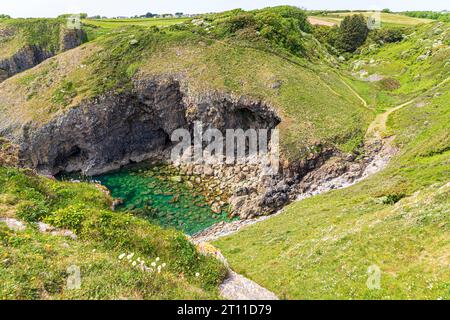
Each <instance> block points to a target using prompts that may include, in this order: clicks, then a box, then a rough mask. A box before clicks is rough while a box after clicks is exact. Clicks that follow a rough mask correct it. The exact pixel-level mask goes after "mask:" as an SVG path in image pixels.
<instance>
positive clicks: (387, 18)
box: [312, 12, 433, 27]
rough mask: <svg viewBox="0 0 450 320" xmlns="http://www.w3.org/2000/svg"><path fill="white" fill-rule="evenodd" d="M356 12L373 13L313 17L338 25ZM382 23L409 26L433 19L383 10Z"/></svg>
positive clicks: (392, 25)
mask: <svg viewBox="0 0 450 320" xmlns="http://www.w3.org/2000/svg"><path fill="white" fill-rule="evenodd" d="M354 14H363V15H364V16H365V17H370V16H372V15H373V12H342V13H339V12H329V13H328V14H327V15H318V16H312V17H313V18H316V19H319V20H323V21H327V22H332V23H335V24H337V25H339V24H340V23H341V21H342V20H343V19H344V17H345V16H350V15H354ZM380 15H381V25H382V27H383V26H386V27H407V26H414V25H417V24H421V23H429V22H432V21H433V20H430V19H419V18H413V17H408V16H404V15H401V14H394V13H385V12H382V13H381V14H380Z"/></svg>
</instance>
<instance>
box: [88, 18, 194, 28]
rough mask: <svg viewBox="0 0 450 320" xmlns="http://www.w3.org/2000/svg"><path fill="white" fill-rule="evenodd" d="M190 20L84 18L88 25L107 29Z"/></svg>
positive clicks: (164, 24) (169, 23)
mask: <svg viewBox="0 0 450 320" xmlns="http://www.w3.org/2000/svg"><path fill="white" fill-rule="evenodd" d="M188 20H190V18H139V19H84V20H83V21H82V22H83V23H84V24H86V25H93V26H97V27H101V28H106V29H113V28H119V27H124V26H144V27H151V26H156V27H164V26H170V25H174V24H178V23H182V22H185V21H188Z"/></svg>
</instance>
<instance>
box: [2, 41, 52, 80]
mask: <svg viewBox="0 0 450 320" xmlns="http://www.w3.org/2000/svg"><path fill="white" fill-rule="evenodd" d="M52 56H53V53H51V52H48V51H45V50H43V49H42V48H40V47H38V46H34V45H31V46H27V47H24V48H22V49H20V50H19V51H18V52H17V53H15V54H14V55H13V56H12V57H10V58H8V59H4V60H1V61H0V81H4V80H6V79H7V78H9V77H11V76H13V75H15V74H17V73H20V72H22V71H25V70H27V69H30V68H33V67H34V66H36V65H38V64H39V63H41V62H42V61H44V60H45V59H48V58H50V57H52Z"/></svg>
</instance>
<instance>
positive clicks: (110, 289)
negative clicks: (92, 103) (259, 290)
mask: <svg viewBox="0 0 450 320" xmlns="http://www.w3.org/2000/svg"><path fill="white" fill-rule="evenodd" d="M110 205H111V198H110V197H109V196H108V195H105V193H104V190H99V188H97V187H95V186H94V185H93V184H86V183H70V182H58V181H55V180H51V179H48V178H44V177H39V176H37V175H36V174H35V173H33V172H31V171H29V170H17V169H10V168H5V167H0V211H1V215H0V218H2V219H3V218H11V219H19V220H20V221H28V222H29V224H28V225H27V227H26V229H25V230H20V231H14V230H12V229H10V228H8V227H7V226H6V225H5V223H4V221H0V298H1V299H60V298H64V299H206V298H208V299H213V298H217V297H218V293H217V286H218V284H219V283H220V281H221V280H222V278H223V276H224V272H225V270H224V267H223V266H222V265H221V264H220V263H219V262H218V261H216V260H215V259H214V258H212V257H206V256H203V255H200V254H199V253H198V252H197V251H196V249H195V248H194V246H193V245H192V244H190V243H189V242H188V240H187V239H186V238H185V236H184V235H183V234H181V233H180V232H177V231H175V230H164V229H162V228H160V227H157V226H154V225H151V224H150V223H149V222H147V221H145V220H142V219H139V218H136V217H133V216H132V215H130V214H126V213H123V212H113V211H111V210H110ZM38 221H44V222H46V223H49V224H51V225H52V226H55V227H59V228H64V229H70V230H72V231H74V232H75V233H76V234H77V235H78V239H76V240H72V239H70V238H66V237H63V236H59V235H51V234H48V233H41V232H39V231H38V228H37V226H36V224H35V222H38ZM124 253H125V254H124ZM131 255H132V256H131ZM123 256H125V257H123ZM127 256H128V258H129V259H128V258H127ZM157 258H158V259H159V260H158V261H156V260H157ZM141 261H144V262H145V266H147V267H148V268H152V269H153V270H143V269H142V264H141ZM155 261H156V262H155ZM152 262H155V263H156V266H153V265H152ZM163 263H164V266H163ZM73 266H75V267H76V268H79V270H80V272H81V274H80V276H81V288H79V289H76V290H75V289H74V290H71V289H70V287H67V283H68V279H69V280H70V276H72V277H73V276H74V275H75V274H73V272H74V271H73V270H75V269H73V268H74V267H73ZM158 266H161V267H160V268H161V272H158ZM196 274H198V276H196Z"/></svg>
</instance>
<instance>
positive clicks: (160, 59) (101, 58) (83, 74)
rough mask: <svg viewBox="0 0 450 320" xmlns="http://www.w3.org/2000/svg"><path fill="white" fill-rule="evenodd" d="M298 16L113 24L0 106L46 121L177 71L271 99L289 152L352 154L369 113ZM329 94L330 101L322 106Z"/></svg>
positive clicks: (194, 89) (11, 88)
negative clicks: (319, 149)
mask: <svg viewBox="0 0 450 320" xmlns="http://www.w3.org/2000/svg"><path fill="white" fill-rule="evenodd" d="M286 12H287V13H286ZM295 14H296V12H295V11H294V13H291V12H290V11H284V10H281V9H280V8H276V9H266V10H265V11H264V10H262V11H255V12H251V13H246V12H241V11H235V12H229V13H225V14H222V15H213V16H206V17H204V18H203V19H199V21H194V22H192V23H185V24H181V25H176V26H172V27H169V28H163V29H158V28H151V29H148V28H144V27H138V26H130V27H126V28H120V29H114V30H112V31H111V32H109V33H108V34H105V35H104V36H102V37H99V38H97V39H96V40H94V41H92V42H91V43H89V44H87V45H85V46H83V47H81V48H77V49H75V50H71V51H70V52H67V53H64V54H61V55H59V56H58V57H55V58H53V59H50V60H49V61H46V62H45V63H43V64H41V65H40V66H39V67H37V68H35V69H33V70H30V71H27V72H25V73H23V74H21V75H19V76H16V77H14V78H12V79H10V80H8V81H7V82H5V83H3V84H2V85H0V92H2V96H1V97H0V106H3V110H4V112H5V114H8V117H5V119H7V121H11V122H13V123H14V122H16V123H24V122H25V121H35V122H39V123H45V122H46V121H49V119H51V118H52V117H54V116H55V115H58V114H60V113H61V112H65V110H67V109H69V108H71V107H74V106H76V105H77V104H79V103H80V101H82V100H83V99H89V98H92V97H95V96H97V95H99V94H103V93H106V92H109V93H111V92H116V93H117V92H123V91H126V90H131V89H132V83H133V81H136V80H138V79H142V78H146V77H147V78H148V77H153V76H159V75H171V76H175V77H176V78H178V79H181V80H182V81H183V82H185V83H186V85H187V86H188V90H189V92H190V94H192V95H197V94H204V93H206V92H209V91H212V90H219V91H225V92H231V93H233V94H236V95H246V96H250V97H253V98H256V99H263V100H265V101H267V102H268V103H270V104H271V105H273V106H274V108H276V110H277V111H278V112H279V114H280V116H281V117H282V118H283V122H282V124H281V127H280V129H281V134H282V147H283V151H284V153H285V155H286V156H287V157H288V158H291V159H297V158H299V157H301V156H303V154H304V153H305V152H307V150H306V147H308V146H310V145H311V144H314V145H319V144H321V145H334V146H336V147H337V148H340V149H342V150H346V151H349V150H352V149H354V148H355V147H356V146H357V145H358V144H359V143H360V142H361V140H362V137H363V135H364V132H365V129H366V128H367V126H368V123H369V122H370V120H371V118H372V116H373V114H372V111H371V110H368V109H367V108H365V107H364V106H363V105H362V103H361V102H360V100H359V99H358V98H357V97H356V96H355V95H354V94H353V93H352V92H351V91H350V90H349V88H348V87H347V86H345V84H344V83H343V82H342V80H341V79H340V78H339V77H338V75H337V74H336V73H335V71H334V70H333V68H332V65H333V63H334V62H333V61H334V60H333V58H332V57H331V56H330V55H329V54H328V53H327V52H326V51H325V50H324V49H322V47H321V45H320V44H319V43H318V42H317V41H316V40H315V39H314V38H313V37H312V36H311V35H310V34H308V33H305V32H303V31H302V30H300V27H299V25H300V26H303V28H305V30H306V29H307V27H308V26H307V24H305V21H306V17H304V19H300V18H299V19H297V18H295V17H296V15H295ZM282 15H288V16H289V17H288V18H284V16H282ZM278 22H280V23H278ZM303 24H304V25H303ZM287 30H289V31H287ZM291 30H296V31H295V38H291V37H290V35H289V32H291ZM293 34H294V33H293ZM330 99H332V100H333V104H328V103H324V101H328V100H330ZM4 121H6V120H4Z"/></svg>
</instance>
